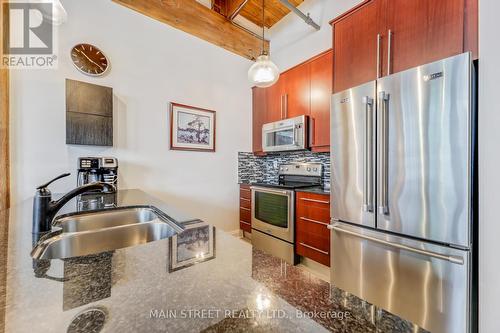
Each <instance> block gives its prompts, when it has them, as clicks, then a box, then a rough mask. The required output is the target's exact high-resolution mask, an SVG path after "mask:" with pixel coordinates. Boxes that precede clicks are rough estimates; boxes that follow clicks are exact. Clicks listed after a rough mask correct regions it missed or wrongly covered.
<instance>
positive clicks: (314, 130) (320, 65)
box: [310, 50, 333, 151]
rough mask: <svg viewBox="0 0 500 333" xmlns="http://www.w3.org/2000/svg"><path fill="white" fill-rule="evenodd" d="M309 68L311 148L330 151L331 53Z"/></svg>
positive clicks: (312, 62) (312, 63)
mask: <svg viewBox="0 0 500 333" xmlns="http://www.w3.org/2000/svg"><path fill="white" fill-rule="evenodd" d="M310 66H311V113H310V117H311V126H310V131H311V133H310V134H311V141H310V142H311V148H312V150H313V151H329V150H330V100H331V95H332V75H333V52H332V51H331V50H330V51H328V52H326V53H324V54H322V55H321V56H319V57H318V58H316V59H314V60H313V61H311V63H310Z"/></svg>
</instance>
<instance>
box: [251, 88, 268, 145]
mask: <svg viewBox="0 0 500 333" xmlns="http://www.w3.org/2000/svg"><path fill="white" fill-rule="evenodd" d="M266 122H267V90H266V89H264V88H257V87H253V88H252V138H253V139H252V151H253V152H254V153H261V152H262V125H264V124H265V123H266Z"/></svg>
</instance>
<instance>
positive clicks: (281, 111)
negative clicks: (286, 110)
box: [280, 95, 283, 119]
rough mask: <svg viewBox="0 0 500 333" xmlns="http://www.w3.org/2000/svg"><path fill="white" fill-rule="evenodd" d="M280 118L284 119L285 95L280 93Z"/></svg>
mask: <svg viewBox="0 0 500 333" xmlns="http://www.w3.org/2000/svg"><path fill="white" fill-rule="evenodd" d="M280 119H283V95H280Z"/></svg>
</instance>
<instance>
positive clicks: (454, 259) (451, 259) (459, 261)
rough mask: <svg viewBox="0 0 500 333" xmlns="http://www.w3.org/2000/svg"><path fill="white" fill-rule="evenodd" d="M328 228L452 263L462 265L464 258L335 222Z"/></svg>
mask: <svg viewBox="0 0 500 333" xmlns="http://www.w3.org/2000/svg"><path fill="white" fill-rule="evenodd" d="M328 229H332V230H335V231H338V232H342V233H345V234H348V235H351V236H354V237H359V238H363V239H366V240H369V241H372V242H375V243H379V244H382V245H386V246H390V247H395V248H398V249H401V250H405V251H409V252H413V253H418V254H421V255H424V256H428V257H432V258H436V259H441V260H446V261H449V262H451V263H454V264H458V265H463V264H464V258H462V257H457V256H447V255H443V254H440V253H436V252H432V251H426V250H422V249H417V248H414V247H411V246H407V245H403V244H398V243H393V242H389V241H386V240H383V239H378V238H375V237H371V236H367V235H363V234H360V233H357V232H354V231H349V230H345V229H342V228H340V227H338V226H337V225H336V224H330V225H328Z"/></svg>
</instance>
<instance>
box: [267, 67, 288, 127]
mask: <svg viewBox="0 0 500 333" xmlns="http://www.w3.org/2000/svg"><path fill="white" fill-rule="evenodd" d="M283 81H284V78H283V76H282V75H281V76H280V78H279V80H278V82H276V83H275V84H274V85H272V86H270V87H268V88H265V90H266V93H267V96H266V100H267V110H266V111H267V115H266V123H271V122H273V121H278V120H281V119H283V117H284V112H283V103H284V101H283V99H284V96H285V89H284V88H285V85H284V83H283Z"/></svg>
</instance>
